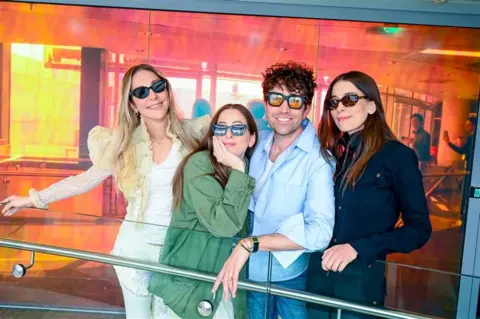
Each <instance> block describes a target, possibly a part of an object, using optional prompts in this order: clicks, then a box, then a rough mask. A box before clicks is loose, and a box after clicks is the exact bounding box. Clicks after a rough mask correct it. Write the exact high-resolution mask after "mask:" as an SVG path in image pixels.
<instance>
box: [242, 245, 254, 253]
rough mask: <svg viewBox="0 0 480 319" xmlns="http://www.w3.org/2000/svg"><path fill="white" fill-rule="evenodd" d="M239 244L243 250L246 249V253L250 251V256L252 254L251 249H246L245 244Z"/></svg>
mask: <svg viewBox="0 0 480 319" xmlns="http://www.w3.org/2000/svg"><path fill="white" fill-rule="evenodd" d="M239 244H240V246H242V247H243V249H245V250H246V251H248V253H249V254H251V253H252V251H251V250H250V249H248V248H247V247H245V246H244V245H243V243H239Z"/></svg>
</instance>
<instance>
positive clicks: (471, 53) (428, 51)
mask: <svg viewBox="0 0 480 319" xmlns="http://www.w3.org/2000/svg"><path fill="white" fill-rule="evenodd" d="M420 53H424V54H437V55H453V56H466V57H472V58H480V52H478V51H457V50H440V49H425V50H423V51H420Z"/></svg>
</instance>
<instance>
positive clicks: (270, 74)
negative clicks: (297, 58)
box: [262, 61, 317, 105]
mask: <svg viewBox="0 0 480 319" xmlns="http://www.w3.org/2000/svg"><path fill="white" fill-rule="evenodd" d="M262 75H263V82H262V88H263V98H264V100H265V102H266V101H267V93H268V92H270V91H271V90H272V89H273V88H274V87H275V86H283V87H284V88H285V89H287V90H288V91H290V92H292V93H293V92H296V93H297V94H300V95H302V96H304V97H306V101H305V102H306V104H307V105H310V104H312V99H313V94H314V93H315V89H316V88H317V83H316V82H315V80H316V78H315V76H314V74H313V68H312V67H310V66H308V65H306V64H305V63H299V62H294V61H288V62H282V63H276V64H274V65H272V66H271V67H269V68H267V69H266V70H265V72H264V73H263V74H262Z"/></svg>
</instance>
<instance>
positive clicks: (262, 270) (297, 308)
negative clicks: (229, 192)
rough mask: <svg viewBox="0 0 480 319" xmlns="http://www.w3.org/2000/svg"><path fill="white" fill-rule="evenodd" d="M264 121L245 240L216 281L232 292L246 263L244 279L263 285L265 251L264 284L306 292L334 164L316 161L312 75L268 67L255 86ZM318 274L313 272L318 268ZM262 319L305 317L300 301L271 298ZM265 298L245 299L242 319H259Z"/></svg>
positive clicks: (327, 232) (329, 206) (321, 243)
mask: <svg viewBox="0 0 480 319" xmlns="http://www.w3.org/2000/svg"><path fill="white" fill-rule="evenodd" d="M262 87H263V94H264V98H265V102H266V113H267V121H268V124H269V125H270V127H272V129H273V132H261V133H260V134H259V135H260V136H259V140H258V143H257V146H256V148H255V152H254V154H253V156H252V158H251V160H250V171H249V174H250V175H251V176H253V177H255V191H254V195H253V197H252V200H251V202H250V207H249V210H250V212H251V225H250V227H251V237H249V238H245V239H243V240H241V241H239V243H238V245H237V246H236V247H235V249H234V251H233V252H232V255H231V256H230V258H229V259H228V260H227V262H226V263H225V265H224V267H223V269H222V271H221V272H220V274H219V276H218V277H217V282H216V284H215V288H214V289H215V290H216V287H218V284H219V282H220V280H223V282H224V285H223V286H224V293H226V294H227V295H228V292H229V291H230V292H231V293H232V295H233V296H235V292H236V282H237V280H238V272H239V271H240V269H241V268H242V267H243V265H244V264H245V262H246V261H247V260H248V258H250V262H249V268H248V275H249V279H250V280H254V281H258V282H266V281H268V279H269V275H268V272H269V270H270V266H269V254H270V252H271V254H272V257H271V281H272V282H273V283H274V284H277V285H280V286H284V287H287V288H291V289H298V290H305V287H306V269H307V266H308V261H309V257H310V255H309V254H308V252H312V251H315V250H323V249H325V248H327V246H328V244H329V243H330V240H331V237H332V232H333V223H334V219H335V218H334V214H335V208H334V195H333V194H334V192H333V173H334V165H333V163H329V162H327V161H326V160H325V159H324V158H323V157H322V156H321V155H320V144H319V141H318V139H317V136H316V134H315V128H314V127H313V125H312V123H311V122H310V120H308V118H307V116H308V113H309V112H310V110H311V105H312V99H313V95H314V91H315V88H316V83H315V78H314V76H313V71H312V69H311V68H309V67H307V66H305V65H303V64H299V63H295V62H288V63H279V64H275V65H273V66H272V67H270V68H268V69H267V70H266V71H265V73H264V81H263V83H262ZM319 267H320V265H319ZM268 299H269V300H270V301H269V309H270V310H269V313H270V315H269V318H273V317H274V316H277V315H280V316H281V317H282V318H283V319H289V318H306V317H307V312H306V305H305V303H303V302H300V301H296V300H292V299H288V298H282V297H276V296H270V297H269V298H268ZM268 299H267V297H266V295H265V294H261V293H256V292H249V295H248V314H249V318H263V317H264V312H265V304H266V302H267V300H268Z"/></svg>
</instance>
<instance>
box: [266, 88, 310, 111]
mask: <svg viewBox="0 0 480 319" xmlns="http://www.w3.org/2000/svg"><path fill="white" fill-rule="evenodd" d="M285 100H287V102H288V107H289V108H291V109H294V110H299V109H301V108H302V106H303V105H304V104H305V97H303V96H300V95H295V94H291V95H289V96H286V95H283V94H282V93H278V92H268V93H267V102H268V104H270V105H271V106H274V107H279V106H280V105H282V103H283V101H285Z"/></svg>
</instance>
